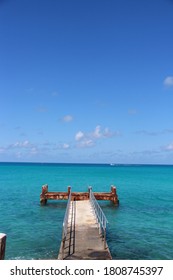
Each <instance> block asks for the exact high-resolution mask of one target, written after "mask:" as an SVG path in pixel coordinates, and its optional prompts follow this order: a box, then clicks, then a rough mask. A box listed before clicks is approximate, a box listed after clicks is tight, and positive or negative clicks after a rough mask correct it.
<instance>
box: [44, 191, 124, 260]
mask: <svg viewBox="0 0 173 280" xmlns="http://www.w3.org/2000/svg"><path fill="white" fill-rule="evenodd" d="M48 199H50V200H52V199H53V200H64V199H65V200H68V202H67V207H66V213H65V217H64V221H63V227H62V241H61V245H60V250H59V254H58V259H67V260H111V259H112V257H111V253H110V251H109V248H108V245H107V242H106V226H107V219H106V217H105V215H104V213H103V211H102V209H101V208H100V206H99V204H98V202H97V200H110V201H112V202H113V203H114V205H116V206H118V205H119V200H118V196H117V193H116V187H114V186H112V187H111V191H110V192H109V193H107V192H101V193H100V192H97V193H95V192H94V193H93V192H92V188H91V187H89V189H88V192H71V188H70V187H68V190H67V192H48V185H44V186H43V187H42V193H41V194H40V203H41V205H45V204H46V203H47V200H48Z"/></svg>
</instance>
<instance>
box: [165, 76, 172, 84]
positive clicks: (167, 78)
mask: <svg viewBox="0 0 173 280" xmlns="http://www.w3.org/2000/svg"><path fill="white" fill-rule="evenodd" d="M163 83H164V85H165V86H166V87H173V76H168V77H166V78H165V79H164V82H163Z"/></svg>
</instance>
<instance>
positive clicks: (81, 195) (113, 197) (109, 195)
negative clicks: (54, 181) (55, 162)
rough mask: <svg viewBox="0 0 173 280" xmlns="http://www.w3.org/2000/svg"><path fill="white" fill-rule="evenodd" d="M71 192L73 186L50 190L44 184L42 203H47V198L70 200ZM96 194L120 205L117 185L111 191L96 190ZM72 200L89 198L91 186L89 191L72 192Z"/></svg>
mask: <svg viewBox="0 0 173 280" xmlns="http://www.w3.org/2000/svg"><path fill="white" fill-rule="evenodd" d="M70 192H71V187H68V189H67V192H49V191H48V185H43V186H42V192H41V194H40V203H41V205H45V204H46V203H47V200H68V198H69V194H70ZM94 196H95V198H96V199H97V200H109V201H112V202H113V204H114V205H116V206H118V205H119V200H118V196H117V192H116V187H115V186H111V190H110V192H94ZM71 200H72V201H74V200H75V201H77V200H89V188H88V192H72V193H71Z"/></svg>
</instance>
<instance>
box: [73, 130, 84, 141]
mask: <svg viewBox="0 0 173 280" xmlns="http://www.w3.org/2000/svg"><path fill="white" fill-rule="evenodd" d="M82 138H84V133H83V132H82V131H78V132H77V133H76V135H75V140H76V141H80V140H81V139H82Z"/></svg>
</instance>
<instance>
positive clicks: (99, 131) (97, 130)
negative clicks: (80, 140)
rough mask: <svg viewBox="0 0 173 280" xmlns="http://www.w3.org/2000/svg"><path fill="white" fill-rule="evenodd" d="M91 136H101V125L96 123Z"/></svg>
mask: <svg viewBox="0 0 173 280" xmlns="http://www.w3.org/2000/svg"><path fill="white" fill-rule="evenodd" d="M93 137H94V138H101V137H102V133H101V126H100V125H97V126H96V128H95V130H94V132H93Z"/></svg>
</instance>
